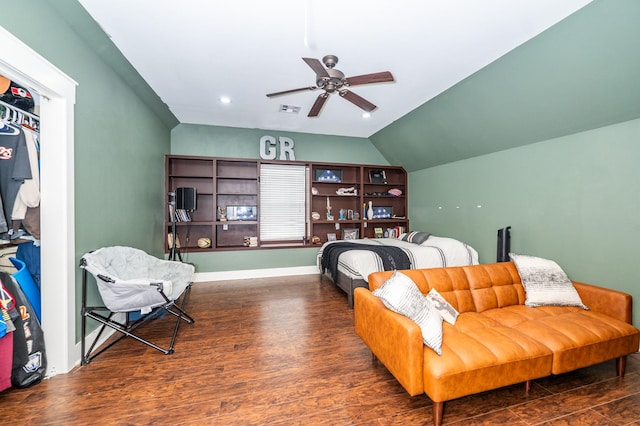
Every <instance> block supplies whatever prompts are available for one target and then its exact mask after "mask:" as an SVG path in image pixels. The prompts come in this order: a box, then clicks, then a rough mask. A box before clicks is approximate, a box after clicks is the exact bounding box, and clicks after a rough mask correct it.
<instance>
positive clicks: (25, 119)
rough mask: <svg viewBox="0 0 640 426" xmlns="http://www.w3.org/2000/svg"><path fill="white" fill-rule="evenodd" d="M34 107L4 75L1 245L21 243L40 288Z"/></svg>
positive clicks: (21, 254)
mask: <svg viewBox="0 0 640 426" xmlns="http://www.w3.org/2000/svg"><path fill="white" fill-rule="evenodd" d="M34 109H36V104H35V101H34V99H33V96H32V94H31V92H30V91H29V90H28V89H27V88H25V87H23V86H21V85H19V84H17V83H16V82H14V81H11V80H9V79H7V78H6V77H3V76H0V203H1V204H0V205H1V208H0V245H2V244H12V245H18V249H17V251H16V258H17V259H18V260H19V261H20V262H22V263H23V264H24V265H25V266H26V269H27V270H28V271H29V273H30V275H31V277H32V279H33V280H34V282H35V284H36V285H37V287H38V292H39V287H40V171H39V168H40V167H39V152H40V149H39V146H40V141H39V133H38V129H39V118H38V116H37V115H35V114H34ZM15 263H16V262H14V265H15ZM38 306H39V301H38ZM38 312H39V309H38Z"/></svg>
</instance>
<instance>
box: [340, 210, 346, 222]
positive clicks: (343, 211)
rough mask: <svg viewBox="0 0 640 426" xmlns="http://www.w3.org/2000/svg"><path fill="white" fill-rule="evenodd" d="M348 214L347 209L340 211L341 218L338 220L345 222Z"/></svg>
mask: <svg viewBox="0 0 640 426" xmlns="http://www.w3.org/2000/svg"><path fill="white" fill-rule="evenodd" d="M346 214H347V209H340V216H338V220H345V218H346Z"/></svg>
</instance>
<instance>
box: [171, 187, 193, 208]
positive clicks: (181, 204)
mask: <svg viewBox="0 0 640 426" xmlns="http://www.w3.org/2000/svg"><path fill="white" fill-rule="evenodd" d="M176 209H184V210H195V209H196V189H195V188H176Z"/></svg>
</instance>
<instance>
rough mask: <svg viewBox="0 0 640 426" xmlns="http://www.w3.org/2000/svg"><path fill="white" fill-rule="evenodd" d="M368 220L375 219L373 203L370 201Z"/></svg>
mask: <svg viewBox="0 0 640 426" xmlns="http://www.w3.org/2000/svg"><path fill="white" fill-rule="evenodd" d="M367 219H369V220H371V219H373V201H369V209H368V210H367Z"/></svg>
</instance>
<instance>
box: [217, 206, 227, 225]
mask: <svg viewBox="0 0 640 426" xmlns="http://www.w3.org/2000/svg"><path fill="white" fill-rule="evenodd" d="M218 220H219V221H220V222H224V221H226V220H227V214H226V213H225V210H224V209H223V208H222V207H218Z"/></svg>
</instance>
